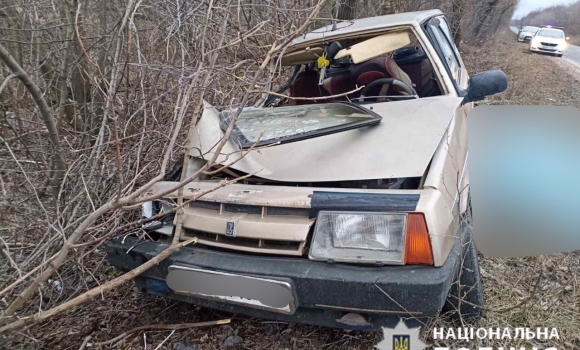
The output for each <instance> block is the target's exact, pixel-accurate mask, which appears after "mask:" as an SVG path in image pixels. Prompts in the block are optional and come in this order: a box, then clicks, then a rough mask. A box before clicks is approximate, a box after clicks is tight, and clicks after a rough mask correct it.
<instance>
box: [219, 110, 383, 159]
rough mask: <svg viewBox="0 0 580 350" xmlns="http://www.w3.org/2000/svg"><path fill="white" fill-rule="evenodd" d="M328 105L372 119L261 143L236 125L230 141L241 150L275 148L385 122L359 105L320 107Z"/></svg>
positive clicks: (226, 125) (222, 127)
mask: <svg viewBox="0 0 580 350" xmlns="http://www.w3.org/2000/svg"><path fill="white" fill-rule="evenodd" d="M326 104H342V105H347V106H349V107H352V108H354V109H357V110H359V111H360V112H363V113H365V114H368V115H369V116H370V117H371V118H369V119H364V120H361V121H357V122H353V123H348V124H342V125H337V126H332V127H327V128H323V129H318V130H313V131H307V132H303V133H299V134H295V135H289V136H284V137H280V138H278V139H274V140H272V139H269V140H260V141H259V142H255V141H250V140H248V139H247V138H246V136H245V135H244V134H243V133H242V132H241V131H240V129H238V127H237V126H236V125H234V127H233V130H232V133H231V135H230V141H232V142H234V143H235V144H237V145H238V146H240V148H241V149H249V148H253V147H262V146H270V145H272V146H273V145H279V144H280V145H281V144H285V143H291V142H297V141H302V140H306V139H311V138H315V137H320V136H325V135H330V134H335V133H339V132H343V131H347V130H353V129H358V128H362V127H365V126H373V125H377V124H379V123H380V122H381V120H383V117H381V116H380V115H379V114H377V113H375V112H373V111H372V110H370V109H368V108H364V107H362V106H360V105H357V104H355V103H352V102H345V101H336V102H329V103H320V104H318V105H319V106H323V105H326ZM305 106H313V105H305ZM261 108H263V107H261ZM267 108H274V109H276V107H267ZM222 113H223V112H222ZM222 113H220V116H219V120H220V129H221V131H222V132H224V133H225V130H226V129H227V127H228V123H224V120H223V118H222V116H221V114H222Z"/></svg>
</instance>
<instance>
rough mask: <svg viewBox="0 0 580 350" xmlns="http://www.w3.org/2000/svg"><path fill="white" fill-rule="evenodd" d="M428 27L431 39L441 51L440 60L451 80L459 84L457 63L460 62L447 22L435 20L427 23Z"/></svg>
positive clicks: (459, 68) (459, 70) (459, 72)
mask: <svg viewBox="0 0 580 350" xmlns="http://www.w3.org/2000/svg"><path fill="white" fill-rule="evenodd" d="M428 26H429V29H430V32H431V33H432V35H433V39H434V40H435V41H436V44H437V46H439V48H440V49H441V53H440V55H442V57H441V58H442V59H443V61H444V62H445V63H446V65H447V68H449V72H450V73H451V76H452V77H453V79H454V80H455V81H456V82H457V83H459V81H460V78H461V77H460V74H461V64H460V63H459V62H460V61H459V58H458V56H457V50H456V48H455V44H454V43H453V40H452V36H451V31H450V30H449V26H448V25H447V22H446V21H445V20H444V19H441V18H435V19H434V20H432V21H430V22H429V24H428Z"/></svg>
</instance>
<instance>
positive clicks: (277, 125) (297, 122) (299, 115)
mask: <svg viewBox="0 0 580 350" xmlns="http://www.w3.org/2000/svg"><path fill="white" fill-rule="evenodd" d="M235 113H236V110H229V111H224V112H222V113H220V124H221V125H220V126H221V129H222V130H223V131H224V132H225V130H226V129H227V128H228V125H229V124H230V121H231V120H232V118H233V117H234V116H235ZM381 119H382V118H381V117H380V116H379V115H377V114H376V113H374V112H371V111H370V110H368V109H366V108H363V107H360V106H357V105H354V104H350V103H324V104H316V105H299V106H286V107H276V108H262V107H258V108H256V107H249V108H244V109H243V110H242V112H241V113H240V116H239V117H238V119H237V120H236V123H235V125H234V129H233V132H232V135H231V139H232V141H234V142H236V143H238V144H239V145H240V146H241V148H250V147H252V146H253V145H257V146H262V145H267V144H272V143H276V142H280V143H286V142H293V141H299V140H303V139H307V138H311V137H317V136H322V135H326V134H331V133H335V132H341V131H345V130H350V129H354V128H360V127H363V126H368V125H374V124H378V123H379V122H380V121H381Z"/></svg>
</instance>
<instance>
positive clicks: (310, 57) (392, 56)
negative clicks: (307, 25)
mask: <svg viewBox="0 0 580 350" xmlns="http://www.w3.org/2000/svg"><path fill="white" fill-rule="evenodd" d="M281 63H282V66H286V67H288V66H290V67H294V72H293V74H292V76H291V77H290V79H289V81H288V83H287V84H286V85H285V86H283V87H282V88H281V89H280V90H279V91H278V93H284V92H286V91H289V96H290V98H285V99H280V98H279V97H277V96H275V95H270V97H269V98H268V99H267V100H266V103H265V105H264V106H287V105H300V104H313V103H328V102H337V101H350V102H355V103H369V102H385V101H394V100H403V99H412V98H422V97H430V96H438V95H441V89H440V86H439V82H438V81H437V76H436V74H435V72H434V68H433V65H432V64H431V62H430V60H429V58H428V57H427V54H426V53H425V51H424V49H423V48H422V47H421V45H420V43H419V41H418V40H417V39H416V37H415V35H414V34H413V33H412V32H411V31H410V30H398V31H392V32H388V33H386V34H384V33H383V34H380V35H377V34H374V35H372V36H366V37H360V36H359V37H357V38H350V39H344V40H339V41H331V42H325V43H324V44H321V45H320V46H316V47H306V48H302V49H299V50H297V51H292V52H290V53H288V54H286V55H284V56H283V57H282V59H281ZM276 101H277V102H276ZM275 102H276V103H275Z"/></svg>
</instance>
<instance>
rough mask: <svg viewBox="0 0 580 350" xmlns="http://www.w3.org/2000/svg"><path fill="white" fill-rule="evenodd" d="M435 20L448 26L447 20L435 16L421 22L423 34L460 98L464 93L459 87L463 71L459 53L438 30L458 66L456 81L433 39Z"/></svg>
mask: <svg viewBox="0 0 580 350" xmlns="http://www.w3.org/2000/svg"><path fill="white" fill-rule="evenodd" d="M435 20H438V21H439V22H440V21H441V20H443V21H445V23H446V24H447V26H448V27H449V24H448V23H447V20H446V19H445V17H444V16H436V17H432V18H429V19H427V20H426V21H425V22H423V25H422V26H423V29H424V31H425V34H426V35H427V38H428V39H429V41H430V42H431V45H432V46H433V48H434V49H435V52H437V56H439V59H440V60H441V63H443V67H445V72H446V73H447V75H448V77H449V80H450V81H451V83H452V84H453V86H454V88H455V91H456V92H457V93H458V94H459V95H460V96H463V95H465V93H466V91H465V90H464V89H463V88H462V87H461V86H460V84H461V79H462V71H463V65H462V60H461V59H460V56H459V53H458V52H457V47H456V46H455V44H454V43H453V44H452V43H450V42H449V38H448V37H447V34H445V33H444V32H443V31H442V30H440V29H439V30H440V33H441V35H443V39H444V40H446V41H447V43H448V44H449V45H450V46H451V48H452V51H453V54H454V56H455V59H456V61H457V62H458V64H459V66H458V68H459V73H458V76H457V79H456V78H454V77H453V73H452V72H451V67H449V64H448V63H447V58H446V56H445V53H444V52H443V49H442V48H441V45H440V43H439V41H438V40H437V39H436V37H435V32H434V27H439V24H434V23H433V22H434V21H435Z"/></svg>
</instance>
